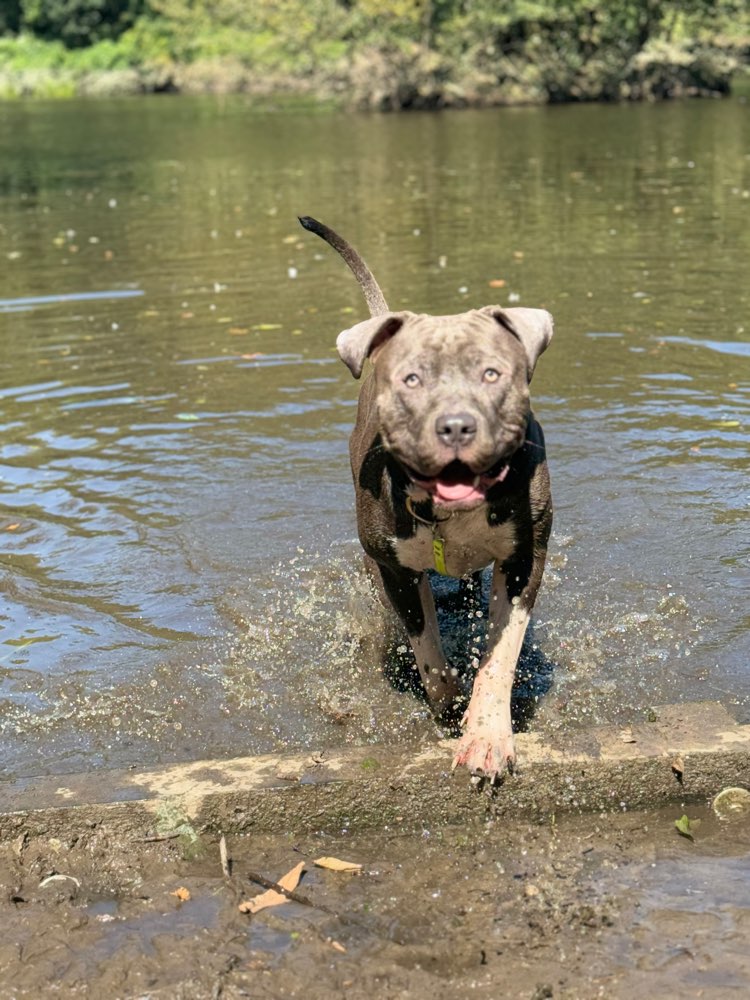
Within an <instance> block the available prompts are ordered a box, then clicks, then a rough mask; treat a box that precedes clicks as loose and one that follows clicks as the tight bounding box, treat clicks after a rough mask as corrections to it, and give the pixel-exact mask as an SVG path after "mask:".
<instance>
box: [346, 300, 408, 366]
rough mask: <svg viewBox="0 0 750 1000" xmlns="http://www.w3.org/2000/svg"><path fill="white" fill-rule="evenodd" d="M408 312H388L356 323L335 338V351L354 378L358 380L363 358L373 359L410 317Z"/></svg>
mask: <svg viewBox="0 0 750 1000" xmlns="http://www.w3.org/2000/svg"><path fill="white" fill-rule="evenodd" d="M413 315H414V313H410V312H397V313H394V312H388V313H382V314H381V315H380V316H372V317H371V318H370V319H366V320H363V321H362V322H361V323H357V325H356V326H352V327H350V328H349V329H348V330H342V332H341V333H340V334H339V335H338V337H337V338H336V349H337V350H338V352H339V356H340V358H341V360H342V361H343V362H344V364H345V365H346V367H347V368H348V369H349V371H350V372H351V373H352V375H353V376H354V377H355V378H359V376H360V375H361V374H362V369H363V368H364V366H365V358H373V360H374V355H375V353H376V352H377V350H378V349H379V348H380V347H382V346H383V344H385V343H386V342H387V341H389V340H390V339H391V337H392V336H393V335H394V334H396V333H398V331H399V330H400V329H401V327H402V326H403V325H404V323H405V322H406V320H407V319H409V317H410V316H413Z"/></svg>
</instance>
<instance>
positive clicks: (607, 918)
mask: <svg viewBox="0 0 750 1000" xmlns="http://www.w3.org/2000/svg"><path fill="white" fill-rule="evenodd" d="M682 811H683V809H682V806H681V805H680V804H676V805H675V806H674V807H670V808H667V809H664V810H661V811H658V812H640V813H612V814H608V813H601V814H598V815H595V816H587V817H581V816H567V817H562V818H555V817H551V818H549V819H548V820H547V821H546V822H545V823H543V824H535V823H528V822H517V821H515V822H513V821H507V820H504V821H500V822H494V823H487V824H474V825H473V826H471V827H470V828H464V827H460V826H449V827H434V828H431V827H425V828H424V829H423V830H421V832H417V833H413V832H411V833H409V834H405V833H404V832H402V831H401V830H399V829H392V830H387V829H386V830H384V831H382V832H378V833H371V832H367V831H363V832H361V833H348V832H347V831H346V830H341V831H340V832H338V833H337V834H336V835H333V836H329V835H324V834H322V833H320V834H314V835H307V836H303V837H301V838H293V837H292V836H291V835H290V836H283V835H257V836H245V837H234V838H230V840H229V845H228V846H229V854H230V858H231V862H230V864H231V867H230V872H231V874H230V877H228V878H227V877H226V876H225V875H224V873H223V871H222V866H221V863H220V858H219V849H218V842H217V840H216V839H215V838H202V839H201V838H197V837H196V836H195V835H194V834H193V833H192V831H190V830H189V829H188V830H183V831H182V833H181V835H180V836H179V837H177V836H175V837H171V838H168V839H165V840H157V841H145V840H143V839H140V838H133V836H132V834H127V835H124V836H119V837H118V835H116V834H113V833H112V832H110V833H104V832H103V831H102V830H96V829H95V830H92V831H91V832H90V833H89V834H88V835H80V836H75V837H73V838H72V839H70V840H60V839H58V838H41V837H40V838H35V839H31V838H28V837H26V836H23V835H22V836H20V837H19V838H18V839H17V840H16V841H15V842H14V843H6V844H4V845H3V846H2V849H1V851H0V884H1V886H2V889H1V895H0V921H1V922H2V926H3V929H4V934H3V939H2V943H0V972H1V974H2V976H1V980H0V982H1V983H2V985H0V997H2V998H11V997H13V998H15V997H53V996H76V997H78V996H80V997H92V998H97V997H109V998H112V997H116V998H147V997H148V998H154V1000H156V998H167V997H168V998H183V1000H188V998H195V1000H198V998H200V1000H203V998H206V1000H208V998H217V997H226V998H239V997H254V998H266V997H268V998H275V997H295V996H304V997H308V998H309V997H314V998H316V997H321V998H323V997H334V998H337V997H342V998H343V997H347V998H360V997H361V998H368V1000H369V998H371V997H384V998H407V997H408V998H418V1000H420V998H430V1000H442V998H446V1000H447V998H453V997H466V996H477V997H487V998H489V997H524V998H535V1000H540V998H543V997H560V998H570V1000H572V998H576V1000H578V998H581V1000H587V998H589V997H592V998H593V997H620V996H622V997H626V996H628V997H630V996H633V995H634V994H636V993H637V992H638V991H641V992H643V993H644V994H645V995H648V996H650V997H662V996H672V995H674V994H675V993H679V992H683V993H684V992H686V991H687V993H688V995H692V996H704V997H723V996H730V995H731V996H734V995H736V992H737V990H740V989H743V988H744V985H743V984H745V983H746V982H747V976H748V975H749V974H750V957H748V955H749V954H750V950H749V949H748V947H747V945H748V937H749V936H750V905H749V904H748V902H747V898H746V896H745V894H744V891H743V885H746V884H747V877H748V875H750V828H749V826H748V822H747V820H746V819H745V820H743V819H742V818H740V819H738V820H735V821H733V822H723V821H720V820H718V819H717V818H716V817H715V816H714V815H713V814H712V813H711V811H710V809H709V808H708V807H707V806H700V807H687V811H688V812H689V815H690V819H691V820H695V819H700V820H701V824H700V825H699V826H698V827H697V829H695V831H694V839H693V840H692V841H691V840H689V839H687V838H685V837H682V836H681V835H680V834H679V833H678V832H677V830H676V829H675V825H674V821H675V819H677V818H679V817H680V815H681V814H682ZM320 855H333V856H336V857H340V858H344V859H346V860H350V861H355V862H359V863H361V864H362V865H363V870H362V873H361V874H355V875H352V874H342V873H335V872H330V871H325V870H322V869H320V868H316V867H314V866H313V864H312V861H313V859H315V858H317V857H319V856H320ZM300 860H304V861H305V862H306V865H307V870H306V873H305V875H304V876H303V880H302V883H301V884H300V886H299V888H298V892H299V893H300V894H302V895H303V896H304V897H305V899H307V900H308V903H299V902H294V901H289V902H287V903H285V904H283V905H282V906H279V907H275V908H274V909H270V910H266V911H263V912H261V913H259V914H256V915H254V916H252V917H250V916H247V915H245V914H242V913H240V911H239V909H238V904H239V902H240V901H242V900H244V899H248V898H250V897H252V896H254V895H256V894H257V893H260V892H262V891H263V890H262V889H261V888H260V886H258V885H257V884H254V883H253V882H252V881H251V879H250V877H249V874H248V873H250V872H254V873H260V874H262V875H263V876H264V877H266V878H269V879H272V880H275V879H278V878H279V877H280V876H281V875H282V874H283V873H284V872H286V871H287V870H289V869H290V868H292V867H293V866H294V865H295V864H297V863H298V862H299V861H300ZM50 876H55V878H52V879H50ZM60 876H63V877H60ZM178 889H187V890H188V892H189V894H190V898H189V899H185V900H181V899H180V898H179V897H178V896H177V895H175V894H174V893H175V892H176V891H177V890H178ZM183 895H184V894H183ZM719 952H720V954H721V959H720V961H718V960H717V961H714V958H713V956H714V955H717V954H719Z"/></svg>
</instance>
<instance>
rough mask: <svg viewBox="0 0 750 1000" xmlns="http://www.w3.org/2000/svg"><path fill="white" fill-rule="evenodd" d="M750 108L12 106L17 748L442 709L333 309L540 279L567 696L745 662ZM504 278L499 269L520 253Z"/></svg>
mask: <svg viewBox="0 0 750 1000" xmlns="http://www.w3.org/2000/svg"><path fill="white" fill-rule="evenodd" d="M749 140H750V118H749V116H748V110H747V107H746V106H745V105H744V104H743V103H741V102H739V101H726V102H705V103H685V104H672V105H664V106H656V107H649V106H643V107H560V108H552V109H523V110H499V111H484V112H463V113H455V114H443V115H441V114H434V115H409V116H403V117H395V116H394V117H366V116H362V117H357V116H344V115H334V114H322V113H318V114H316V113H310V112H301V111H290V110H284V109H273V110H258V109H253V108H252V107H251V106H250V105H249V104H248V103H247V102H246V101H245V100H243V99H241V98H237V99H231V100H209V99H205V100H202V99H178V100H171V99H142V100H122V101H100V102H97V103H76V102H70V103H65V104H45V103H34V104H20V103H19V104H16V105H5V106H3V107H2V108H0V259H2V263H3V268H2V270H3V280H2V286H1V290H0V298H1V299H2V301H0V330H1V331H2V354H1V356H0V407H1V415H0V463H1V465H0V472H1V475H2V480H1V483H2V491H3V497H2V503H3V506H2V509H1V511H0V559H1V560H2V562H1V568H0V625H2V635H1V636H0V754H1V755H2V762H3V767H4V770H5V773H6V774H8V775H21V774H35V773H40V772H45V771H53V772H65V771H69V770H76V769H90V768H93V767H97V766H114V765H127V764H133V763H134V764H144V763H153V762H156V761H160V760H168V759H175V758H192V757H200V756H221V755H231V754H237V753H243V754H244V753H252V752H263V751H269V750H276V749H280V748H286V747H301V746H305V747H315V748H319V747H326V746H332V745H335V744H340V743H342V742H349V741H359V742H362V741H373V742H376V741H379V740H388V741H393V740H396V739H414V740H427V739H433V738H434V733H435V728H434V725H433V724H432V722H431V721H430V719H429V714H428V712H427V711H426V709H425V706H424V705H423V704H422V703H421V702H420V701H419V700H418V699H417V698H415V697H414V696H413V695H411V694H404V693H400V692H398V691H396V690H395V689H394V688H393V687H392V686H391V685H389V683H388V682H387V681H386V680H385V679H384V678H383V676H382V673H381V671H380V670H379V662H378V661H379V653H378V650H377V642H376V639H377V637H378V635H379V633H380V631H381V628H382V623H381V620H380V618H379V617H378V614H377V612H376V608H375V605H374V604H373V603H372V599H371V597H370V595H369V592H368V589H367V585H366V583H365V580H364V578H363V575H362V573H361V571H360V564H359V552H358V543H357V541H356V529H355V524H354V518H353V509H352V508H353V501H352V488H351V484H350V480H349V468H348V457H347V450H346V439H347V435H348V431H349V428H350V427H351V424H352V422H353V418H354V406H355V399H356V392H357V385H356V383H355V382H354V381H353V380H352V379H351V378H350V376H349V374H348V372H347V371H346V369H345V368H344V366H343V365H342V364H341V363H340V362H339V360H338V358H337V356H336V354H335V350H334V340H335V336H336V334H337V333H338V332H339V330H340V329H341V328H343V327H345V326H348V325H351V323H352V322H354V321H355V320H356V319H359V318H363V317H364V316H365V314H366V312H365V308H364V305H363V302H362V299H361V296H360V293H359V291H358V289H357V287H356V285H355V283H354V280H353V279H352V277H351V275H350V274H349V273H348V271H346V269H345V268H344V266H343V265H342V264H341V262H340V261H338V260H337V259H336V258H335V255H334V254H333V253H332V251H330V250H329V249H328V248H327V247H325V246H324V245H323V244H322V243H320V241H318V240H316V238H315V237H313V236H311V235H309V234H306V233H304V232H303V231H302V230H301V229H300V228H299V227H298V225H297V223H296V220H295V216H296V215H297V214H302V213H310V214H313V215H316V216H318V217H320V218H322V219H324V220H326V221H327V222H329V223H330V224H331V225H334V226H335V227H336V228H338V229H339V230H340V231H341V232H343V233H344V234H345V235H346V236H347V237H349V238H350V239H351V240H352V242H354V243H355V245H357V246H358V247H359V248H360V250H361V251H362V252H363V254H364V255H365V256H366V258H367V259H368V261H369V263H370V265H371V266H372V268H373V270H374V271H375V273H376V275H377V277H378V279H379V280H380V282H381V284H382V286H383V288H384V290H385V292H386V294H387V296H388V298H389V301H390V303H391V304H392V305H393V306H394V307H409V308H412V309H416V310H426V311H432V312H437V313H441V312H451V311H458V310H461V309H463V308H467V307H470V306H480V305H483V304H487V303H491V302H499V303H500V304H504V305H508V304H511V303H514V302H519V303H521V304H523V305H530V306H544V307H546V308H548V309H550V310H551V311H552V312H553V314H554V316H555V319H556V336H555V340H554V341H553V344H552V346H551V348H550V349H549V351H548V353H547V354H546V355H545V356H544V358H542V360H541V362H540V364H539V366H538V368H537V373H536V375H535V378H534V383H533V386H532V389H533V396H534V403H535V410H536V413H537V416H538V417H539V418H540V419H541V421H542V423H543V425H544V427H545V431H546V435H547V440H548V447H549V453H550V460H551V471H552V477H553V490H554V498H555V505H556V523H555V531H554V535H553V539H552V544H551V548H550V561H549V568H548V572H547V575H546V578H545V583H544V586H543V589H542V592H541V595H540V598H539V601H538V604H537V615H536V623H535V627H534V631H533V636H532V645H535V646H536V647H537V648H536V650H535V655H536V658H537V660H538V661H539V662H541V663H543V664H544V669H545V671H546V675H548V676H551V679H552V685H551V687H550V686H549V683H548V682H547V683H545V684H543V685H542V686H541V688H540V690H546V689H547V688H549V690H546V694H544V696H543V698H542V699H541V701H540V705H539V710H538V711H537V713H536V716H535V718H534V719H533V720H532V722H531V724H532V725H533V726H535V727H536V728H538V729H541V730H546V731H549V732H550V733H554V732H555V731H557V730H563V729H565V728H566V727H572V726H578V725H580V724H586V723H590V722H600V721H624V720H627V719H634V718H637V717H640V716H642V715H643V713H644V712H646V711H647V710H648V709H649V708H650V707H651V706H652V705H655V704H659V703H660V702H671V701H678V700H694V699H705V698H714V699H716V698H718V699H720V700H721V701H723V702H724V703H725V704H726V705H727V706H728V707H729V708H730V709H731V710H732V712H733V713H734V714H735V716H736V717H737V718H738V719H743V720H747V719H748V716H750V712H749V711H748V704H749V701H748V698H749V696H750V668H749V664H750V656H749V653H750V607H749V602H748V590H749V589H750V588H749V583H750V570H749V563H750V534H749V532H748V511H749V499H750V478H749V477H748V446H749V445H750V320H749V319H748V306H749V304H750V292H749V291H748V287H749V283H748V259H749V257H750V141H749ZM501 283H502V284H501Z"/></svg>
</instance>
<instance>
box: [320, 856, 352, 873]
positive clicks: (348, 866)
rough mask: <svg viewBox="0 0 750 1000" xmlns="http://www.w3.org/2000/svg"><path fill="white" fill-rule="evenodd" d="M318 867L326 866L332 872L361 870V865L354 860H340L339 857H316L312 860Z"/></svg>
mask: <svg viewBox="0 0 750 1000" xmlns="http://www.w3.org/2000/svg"><path fill="white" fill-rule="evenodd" d="M313 864H314V865H317V866H318V868H328V869H329V870H330V871H332V872H361V871H362V865H358V864H357V863H356V862H355V861H341V860H340V859H339V858H317V859H316V860H315V861H313Z"/></svg>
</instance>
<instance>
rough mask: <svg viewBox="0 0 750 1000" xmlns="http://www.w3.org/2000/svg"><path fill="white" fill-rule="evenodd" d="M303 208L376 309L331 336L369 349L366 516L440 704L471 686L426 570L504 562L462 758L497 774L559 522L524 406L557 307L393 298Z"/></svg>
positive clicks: (371, 549) (362, 478)
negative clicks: (453, 304)
mask: <svg viewBox="0 0 750 1000" xmlns="http://www.w3.org/2000/svg"><path fill="white" fill-rule="evenodd" d="M300 222H301V224H302V225H303V226H304V228H305V229H308V230H309V231H310V232H313V233H316V234H317V235H318V236H320V237H322V238H323V239H324V240H326V242H328V243H329V244H330V245H331V246H332V247H333V248H334V249H335V250H337V251H338V252H339V253H340V254H341V256H342V257H343V258H344V260H345V261H346V263H347V264H348V265H349V267H350V268H351V270H352V271H353V273H354V275H355V277H356V278H357V280H358V282H359V284H360V286H361V287H362V290H363V292H364V295H365V299H366V301H367V305H368V306H369V309H370V317H371V318H370V319H367V320H364V321H363V322H361V323H357V324H356V326H353V327H351V328H350V329H348V330H344V331H343V333H341V334H339V336H338V338H337V341H336V346H337V348H338V352H339V354H340V356H341V358H342V360H343V361H344V363H345V364H346V365H347V367H348V368H349V370H350V371H351V373H352V375H354V377H355V378H359V377H360V375H361V374H362V369H363V367H364V364H365V360H366V359H367V358H369V359H370V361H371V362H372V371H371V373H370V375H369V376H368V377H367V379H366V380H365V382H364V384H363V386H362V390H361V392H360V396H359V406H358V410H357V420H356V425H355V427H354V431H353V433H352V436H351V441H350V456H351V463H352V473H353V476H354V488H355V492H356V508H357V526H358V530H359V538H360V541H361V543H362V547H363V548H364V550H365V552H366V553H367V556H366V558H367V561H368V564H369V569H370V571H371V572H373V573H374V576H375V578H376V579H377V577H378V576H379V577H380V581H381V582H382V587H383V590H384V591H385V594H386V595H387V597H388V599H389V600H390V603H391V604H392V605H393V608H394V609H395V611H396V613H397V615H398V617H399V618H400V620H401V622H402V623H403V625H404V627H405V628H406V631H407V633H408V636H409V640H410V642H411V646H412V649H413V650H414V656H415V657H416V661H417V666H418V668H419V673H420V675H421V678H422V682H423V684H424V687H425V690H426V692H427V696H428V698H429V701H430V704H431V706H432V708H433V711H434V712H435V714H436V715H437V716H440V715H443V714H445V713H449V712H450V710H451V708H454V710H455V706H456V705H457V704H459V703H460V701H461V691H460V688H459V683H458V671H457V670H456V669H455V668H453V667H451V666H450V665H449V664H448V663H447V661H446V658H445V654H444V653H443V650H442V646H441V642H440V635H439V633H438V623H437V617H436V614H435V604H434V600H433V596H432V591H431V588H430V584H429V580H428V578H427V576H426V573H425V571H426V570H428V569H433V570H437V571H438V572H440V573H443V574H446V575H448V576H453V577H464V576H466V575H468V574H471V573H474V572H475V571H477V570H480V569H482V568H484V567H485V566H488V565H489V564H490V563H492V564H494V569H493V577H492V590H491V596H490V616H489V625H488V636H487V654H486V656H485V657H484V660H483V662H482V663H481V664H480V666H479V670H478V673H477V676H476V679H475V681H474V686H473V690H472V693H471V698H470V700H469V705H468V708H467V710H466V712H465V714H464V716H463V720H462V725H463V734H462V736H461V739H460V741H459V744H458V750H457V751H456V755H455V758H454V762H453V766H454V767H456V766H457V765H465V766H466V767H468V768H469V770H470V771H471V773H472V774H477V775H481V776H482V777H484V778H488V779H489V780H490V781H494V780H495V779H496V778H498V777H499V776H501V775H502V774H504V772H505V771H506V770H512V769H513V766H514V763H515V750H514V746H513V730H512V724H511V715H510V698H511V689H512V686H513V678H514V675H515V669H516V663H517V660H518V656H519V653H520V651H521V644H522V642H523V637H524V633H525V631H526V626H527V624H528V621H529V616H530V613H531V609H532V608H533V606H534V601H535V599H536V595H537V591H538V589H539V584H540V583H541V579H542V572H543V570H544V561H545V556H546V550H547V540H548V538H549V533H550V529H551V527H552V500H551V496H550V486H549V474H548V472H547V463H546V461H545V451H544V436H543V434H542V428H541V427H540V426H539V424H538V423H537V421H536V420H535V419H534V416H533V414H532V412H531V409H530V406H529V381H530V379H531V376H532V373H533V371H534V366H535V365H536V362H537V359H538V357H539V355H540V354H541V353H542V351H544V349H545V348H546V347H547V345H548V344H549V342H550V338H551V337H552V317H551V316H550V314H549V313H548V312H546V311H545V310H544V309H525V308H514V309H501V308H500V306H485V307H483V308H481V309H472V310H470V311H469V312H464V313H458V314H457V315H455V316H428V315H419V314H416V313H412V312H406V311H403V312H391V311H390V310H389V309H388V306H387V305H386V302H385V299H384V298H383V294H382V292H381V291H380V288H379V287H378V284H377V282H376V281H375V279H374V278H373V276H372V274H371V273H370V271H369V269H368V268H367V266H366V265H365V263H364V261H363V260H362V259H361V257H360V256H359V255H358V254H357V252H356V251H355V250H354V249H353V248H352V247H351V246H349V244H348V243H347V242H346V241H345V240H344V239H342V238H341V237H340V236H339V235H338V234H337V233H335V232H333V230H331V229H329V228H328V227H327V226H325V225H323V224H322V223H320V222H318V221H316V220H315V219H312V218H310V217H308V216H306V217H304V218H301V219H300Z"/></svg>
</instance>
